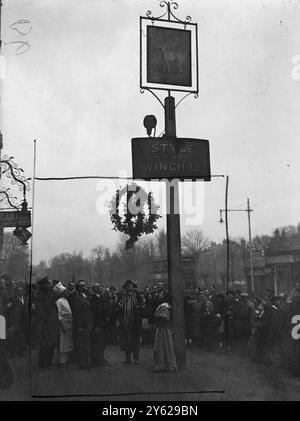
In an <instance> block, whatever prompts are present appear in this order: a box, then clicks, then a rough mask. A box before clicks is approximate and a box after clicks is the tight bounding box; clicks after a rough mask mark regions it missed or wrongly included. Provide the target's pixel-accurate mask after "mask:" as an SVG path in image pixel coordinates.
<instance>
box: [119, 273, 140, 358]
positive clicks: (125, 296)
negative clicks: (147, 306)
mask: <svg viewBox="0 0 300 421" xmlns="http://www.w3.org/2000/svg"><path fill="white" fill-rule="evenodd" d="M122 289H123V292H122V293H121V295H120V297H119V299H118V302H117V304H118V306H119V309H120V340H121V349H122V351H125V357H126V359H125V361H124V363H126V364H130V363H131V362H132V359H131V356H133V360H134V363H135V364H138V363H139V347H140V329H141V323H142V315H143V313H142V312H143V301H142V298H141V296H140V294H139V293H138V291H137V285H136V283H135V282H133V281H131V280H130V279H128V280H127V281H126V282H125V284H124V285H123V288H122Z"/></svg>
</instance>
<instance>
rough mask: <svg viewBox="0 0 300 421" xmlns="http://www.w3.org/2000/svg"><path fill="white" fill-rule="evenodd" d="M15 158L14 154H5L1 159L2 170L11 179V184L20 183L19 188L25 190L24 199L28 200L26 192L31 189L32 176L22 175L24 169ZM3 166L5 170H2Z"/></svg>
mask: <svg viewBox="0 0 300 421" xmlns="http://www.w3.org/2000/svg"><path fill="white" fill-rule="evenodd" d="M13 159H14V157H13V156H11V157H10V158H9V157H8V156H4V157H3V159H0V167H1V171H2V174H5V175H6V177H7V178H10V179H11V184H13V185H15V184H18V185H19V190H20V191H22V192H23V199H24V201H26V192H27V191H30V185H29V182H28V180H30V178H26V177H25V176H24V175H21V173H23V172H24V170H23V169H22V168H20V167H19V166H18V164H16V163H15V162H14V161H13ZM2 167H4V168H5V169H4V171H3V170H2Z"/></svg>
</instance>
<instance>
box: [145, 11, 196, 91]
mask: <svg viewBox="0 0 300 421" xmlns="http://www.w3.org/2000/svg"><path fill="white" fill-rule="evenodd" d="M140 42H141V61H140V66H141V69H140V76H141V80H140V87H141V88H142V89H170V90H173V91H186V92H193V93H198V90H199V89H198V54H197V49H198V43H197V24H194V23H189V22H185V23H184V24H183V23H178V22H173V21H164V20H160V19H157V20H156V19H149V18H141V38H140Z"/></svg>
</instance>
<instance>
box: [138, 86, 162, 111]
mask: <svg viewBox="0 0 300 421" xmlns="http://www.w3.org/2000/svg"><path fill="white" fill-rule="evenodd" d="M145 91H148V92H150V93H151V94H152V95H153V96H155V98H156V99H157V101H158V102H159V103H160V104H161V106H162V107H163V109H165V106H164V104H163V102H162V101H161V99H160V98H159V96H158V95H156V94H155V93H154V92H153V91H152V90H151V89H149V88H143V89H140V93H141V94H144V93H145Z"/></svg>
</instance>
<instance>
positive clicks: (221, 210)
mask: <svg viewBox="0 0 300 421" xmlns="http://www.w3.org/2000/svg"><path fill="white" fill-rule="evenodd" d="M226 203H227V201H226ZM223 212H225V222H226V238H227V242H228V243H229V238H228V212H247V213H248V235H249V257H250V279H251V292H254V272H253V249H252V234H251V218H250V212H253V209H250V200H249V199H247V209H228V208H227V206H225V209H220V221H219V222H220V223H223V222H224V220H223ZM228 262H229V246H228V244H227V282H228V279H229V273H228V272H229V263H228ZM246 282H247V281H246ZM227 289H228V285H227ZM246 289H247V291H248V283H247V285H246Z"/></svg>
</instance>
